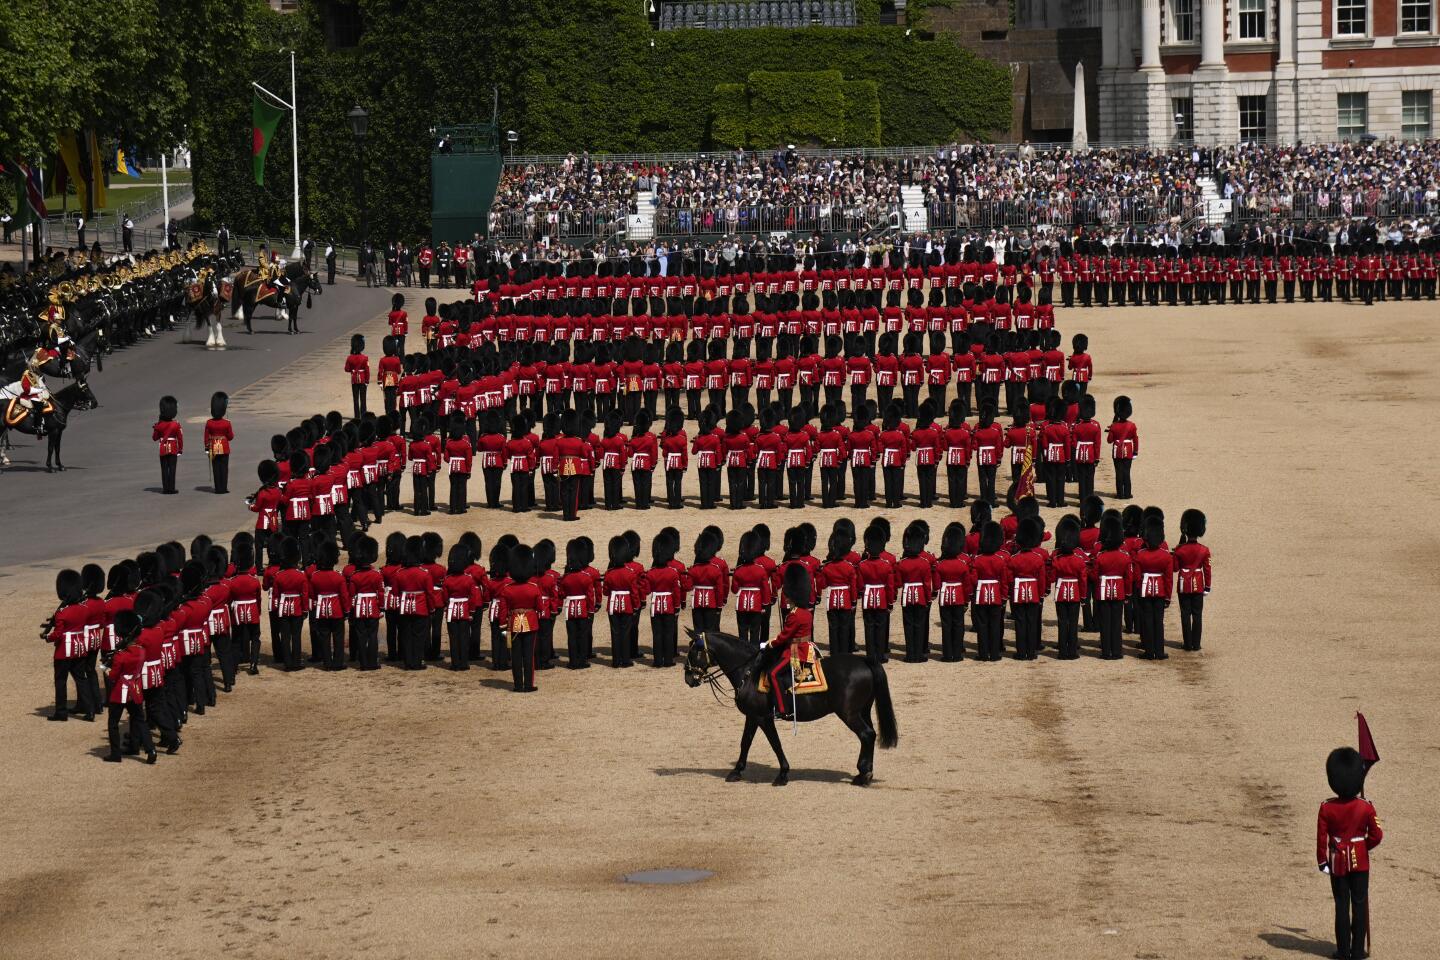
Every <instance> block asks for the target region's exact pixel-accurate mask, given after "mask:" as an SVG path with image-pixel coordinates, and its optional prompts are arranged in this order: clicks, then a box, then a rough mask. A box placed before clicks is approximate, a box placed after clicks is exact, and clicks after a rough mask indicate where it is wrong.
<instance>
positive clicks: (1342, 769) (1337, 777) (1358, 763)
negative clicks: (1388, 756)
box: [1325, 747, 1366, 800]
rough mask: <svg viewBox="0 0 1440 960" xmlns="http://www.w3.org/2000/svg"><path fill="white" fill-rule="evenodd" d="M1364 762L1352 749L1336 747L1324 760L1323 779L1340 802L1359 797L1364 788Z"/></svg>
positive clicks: (1356, 751)
mask: <svg viewBox="0 0 1440 960" xmlns="http://www.w3.org/2000/svg"><path fill="white" fill-rule="evenodd" d="M1365 773H1366V770H1365V760H1364V758H1363V757H1361V756H1360V751H1358V750H1356V749H1355V748H1354V747H1336V748H1335V749H1334V750H1331V751H1330V756H1328V757H1326V758H1325V779H1326V780H1328V781H1329V782H1330V789H1331V790H1334V791H1335V796H1337V797H1339V798H1340V799H1341V800H1349V799H1351V798H1353V797H1356V796H1358V795H1359V793H1360V791H1361V790H1362V789H1364V787H1365Z"/></svg>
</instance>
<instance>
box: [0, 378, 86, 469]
mask: <svg viewBox="0 0 1440 960" xmlns="http://www.w3.org/2000/svg"><path fill="white" fill-rule="evenodd" d="M50 406H51V409H50V410H49V411H47V412H43V413H42V412H40V411H38V410H34V409H30V410H25V409H24V408H22V407H20V406H19V404H18V403H17V404H15V405H14V406H13V407H12V406H11V404H10V403H9V402H8V401H7V402H6V403H5V405H4V409H0V450H8V449H9V447H10V436H9V433H10V431H11V430H14V431H15V432H16V433H25V434H29V435H30V436H32V437H33V436H38V435H39V433H40V426H41V424H42V419H43V426H44V429H45V438H46V448H45V472H46V473H54V472H56V471H57V470H64V469H65V464H64V462H63V461H61V459H60V440H61V438H62V437H63V436H64V434H65V424H66V422H67V421H68V420H69V417H70V411H72V410H93V409H95V408H96V407H98V406H100V402H99V401H98V400H96V399H95V394H94V392H93V391H91V389H90V384H89V383H87V382H86V381H85V380H84V379H80V380H76V381H75V382H74V383H72V384H69V385H68V386H65V387H62V388H61V389H59V390H57V391H56V392H54V393H52V394H50ZM12 410H13V412H14V419H13V420H12V419H11V412H12ZM9 462H10V461H9V458H8V457H6V458H5V463H6V464H8V463H9Z"/></svg>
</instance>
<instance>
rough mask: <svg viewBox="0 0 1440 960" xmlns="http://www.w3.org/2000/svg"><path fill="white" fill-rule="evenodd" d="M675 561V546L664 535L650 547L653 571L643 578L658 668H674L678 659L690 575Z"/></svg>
mask: <svg viewBox="0 0 1440 960" xmlns="http://www.w3.org/2000/svg"><path fill="white" fill-rule="evenodd" d="M674 559H675V544H674V542H673V541H672V540H671V538H670V536H669V534H667V533H664V532H662V533H660V534H659V535H658V536H656V537H655V540H654V542H653V543H652V545H651V565H650V568H649V569H648V570H646V571H645V572H644V573H642V574H641V579H642V590H643V591H644V593H645V596H646V598H647V599H648V600H649V603H650V643H651V652H652V656H651V659H652V661H653V665H654V666H657V667H673V666H675V658H676V656H678V655H679V651H678V647H679V623H678V621H679V617H680V608H681V607H682V606H683V605H684V602H685V593H686V587H687V584H686V580H687V579H688V576H689V572H688V568H686V567H683V566H681V567H679V568H677V567H676V566H675V564H674V563H673V562H672V561H674ZM682 571H683V573H682Z"/></svg>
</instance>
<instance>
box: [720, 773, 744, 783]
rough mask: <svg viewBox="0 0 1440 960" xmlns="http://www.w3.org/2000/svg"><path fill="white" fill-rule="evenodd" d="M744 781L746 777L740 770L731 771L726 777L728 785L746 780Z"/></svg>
mask: <svg viewBox="0 0 1440 960" xmlns="http://www.w3.org/2000/svg"><path fill="white" fill-rule="evenodd" d="M744 779H745V775H744V774H742V773H741V772H740V771H739V770H731V771H730V772H729V773H728V774H727V775H726V776H725V782H726V783H739V782H740V781H741V780H744Z"/></svg>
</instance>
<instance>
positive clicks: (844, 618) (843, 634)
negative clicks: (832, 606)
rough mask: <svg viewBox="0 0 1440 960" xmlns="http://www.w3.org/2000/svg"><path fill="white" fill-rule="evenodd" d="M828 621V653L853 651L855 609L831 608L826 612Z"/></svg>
mask: <svg viewBox="0 0 1440 960" xmlns="http://www.w3.org/2000/svg"><path fill="white" fill-rule="evenodd" d="M826 619H827V620H829V622H830V635H829V639H830V653H831V655H832V656H833V655H835V654H838V653H854V652H855V611H854V610H831V611H829V612H828V613H827V614H826Z"/></svg>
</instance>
